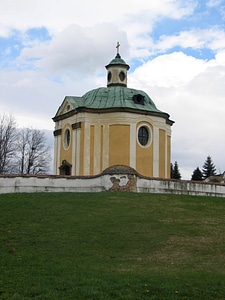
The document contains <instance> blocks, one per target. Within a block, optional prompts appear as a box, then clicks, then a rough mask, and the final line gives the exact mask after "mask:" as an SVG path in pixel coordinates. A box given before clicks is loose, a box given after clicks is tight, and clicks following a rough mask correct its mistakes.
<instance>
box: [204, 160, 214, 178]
mask: <svg viewBox="0 0 225 300" xmlns="http://www.w3.org/2000/svg"><path fill="white" fill-rule="evenodd" d="M202 174H203V178H204V179H206V178H208V177H209V176H213V175H216V167H215V165H214V163H213V162H212V158H211V156H207V159H206V161H205V163H204V165H203V167H202Z"/></svg>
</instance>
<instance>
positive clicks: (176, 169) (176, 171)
mask: <svg viewBox="0 0 225 300" xmlns="http://www.w3.org/2000/svg"><path fill="white" fill-rule="evenodd" d="M171 169H172V170H173V172H171V178H172V179H181V174H180V170H179V167H178V163H177V161H175V163H174V166H172V167H171Z"/></svg>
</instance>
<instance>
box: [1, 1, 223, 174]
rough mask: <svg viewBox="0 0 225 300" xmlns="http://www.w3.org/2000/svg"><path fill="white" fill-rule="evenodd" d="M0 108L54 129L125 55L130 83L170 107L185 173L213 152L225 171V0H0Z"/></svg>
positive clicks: (21, 121) (175, 150) (23, 122)
mask: <svg viewBox="0 0 225 300" xmlns="http://www.w3.org/2000/svg"><path fill="white" fill-rule="evenodd" d="M0 7H1V9H0V113H6V114H8V113H10V114H12V115H13V116H14V117H15V118H16V121H17V124H18V125H19V126H20V127H23V126H29V127H31V126H32V127H33V128H39V129H48V130H53V129H54V123H53V121H52V119H51V118H52V117H53V116H54V115H55V113H56V111H57V109H58V107H59V105H60V104H61V102H62V101H63V99H64V97H65V96H66V95H73V96H81V95H83V94H84V93H85V92H87V91H88V90H91V89H94V88H97V87H99V86H106V70H105V68H104V66H105V65H107V64H108V63H109V62H110V60H111V59H112V58H114V57H115V55H116V48H115V46H116V43H117V42H118V41H119V42H120V44H121V47H120V54H121V56H122V58H123V59H124V60H125V61H126V62H127V63H128V64H129V65H130V67H131V68H130V70H129V77H128V87H132V88H137V89H142V90H144V91H145V92H147V93H148V94H149V96H150V97H151V98H152V100H153V101H154V102H155V104H156V106H157V107H158V109H160V110H162V111H165V112H167V113H169V114H170V117H171V119H172V120H174V121H175V124H174V125H173V127H172V162H173V163H174V162H175V161H177V162H178V165H179V168H180V171H181V175H182V178H183V179H190V177H191V174H192V173H193V170H194V169H195V168H196V167H197V166H199V167H200V168H202V165H203V163H204V162H205V160H206V157H207V156H208V155H210V156H211V157H212V160H213V162H214V164H215V165H216V168H217V171H218V172H223V171H224V170H225V155H224V154H225V0H189V1H183V0H157V1H150V0H149V1H147V0H113V1H108V0H95V1H93V0H82V1H78V0H63V1H55V0H33V1H31V0H0Z"/></svg>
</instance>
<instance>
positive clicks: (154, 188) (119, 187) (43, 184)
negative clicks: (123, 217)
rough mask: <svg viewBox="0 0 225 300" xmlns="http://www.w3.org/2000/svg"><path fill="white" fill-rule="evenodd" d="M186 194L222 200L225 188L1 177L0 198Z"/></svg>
mask: <svg viewBox="0 0 225 300" xmlns="http://www.w3.org/2000/svg"><path fill="white" fill-rule="evenodd" d="M102 191H127V192H138V193H162V194H165V193H166V194H168V193H169V194H186V195H201V196H217V197H225V184H218V183H206V182H194V181H184V180H167V179H158V178H145V177H142V176H140V175H138V174H137V173H136V172H135V171H134V172H127V173H126V172H122V171H121V172H116V171H115V172H113V170H111V172H105V171H104V172H103V173H102V174H100V175H99V176H94V177H72V176H54V175H49V176H38V175H37V176H26V175H22V176H15V175H14V176H12V175H11V176H3V175H2V176H0V194H4V193H33V192H102Z"/></svg>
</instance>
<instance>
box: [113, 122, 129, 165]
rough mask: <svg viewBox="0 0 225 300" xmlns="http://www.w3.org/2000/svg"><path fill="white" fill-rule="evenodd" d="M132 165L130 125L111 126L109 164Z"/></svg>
mask: <svg viewBox="0 0 225 300" xmlns="http://www.w3.org/2000/svg"><path fill="white" fill-rule="evenodd" d="M113 165H125V166H129V165H130V125H126V124H113V125H110V127H109V166H113Z"/></svg>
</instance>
